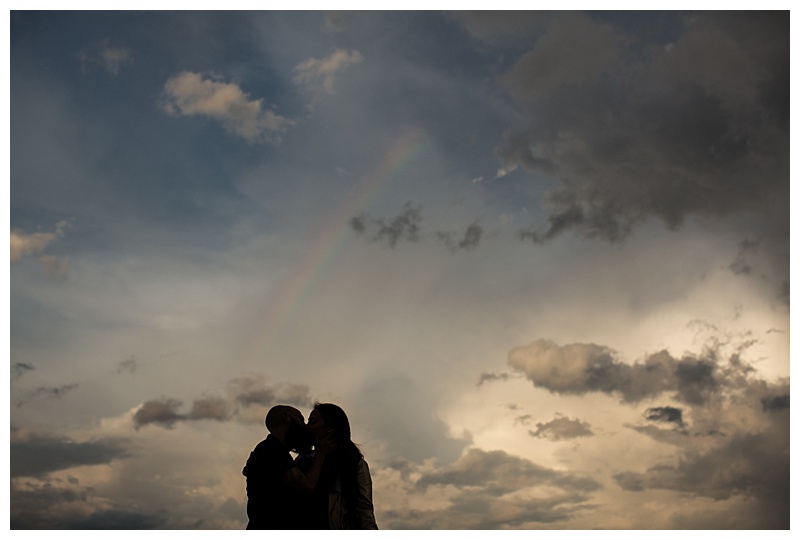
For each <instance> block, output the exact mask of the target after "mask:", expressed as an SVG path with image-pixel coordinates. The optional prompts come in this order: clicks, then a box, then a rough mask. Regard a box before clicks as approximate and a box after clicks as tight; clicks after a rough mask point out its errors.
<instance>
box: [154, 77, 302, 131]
mask: <svg viewBox="0 0 800 540" xmlns="http://www.w3.org/2000/svg"><path fill="white" fill-rule="evenodd" d="M263 101H264V100H263V99H252V98H250V97H249V96H248V95H247V94H246V93H245V92H244V91H243V90H242V89H241V88H240V87H239V86H238V85H236V84H234V83H229V82H224V81H222V80H221V79H220V78H218V77H214V76H204V75H202V74H200V73H193V72H189V71H184V72H183V73H179V74H178V75H175V76H173V77H170V78H169V79H168V80H167V82H166V83H165V84H164V97H163V103H162V108H163V110H164V111H165V112H166V113H167V114H169V115H171V116H204V117H207V118H211V119H213V120H215V121H217V122H219V123H220V124H222V126H223V127H224V128H225V130H226V131H228V132H229V133H232V134H234V135H237V136H239V137H242V138H243V139H245V140H247V141H248V142H251V143H253V142H257V141H260V140H263V139H265V138H266V139H269V140H273V141H277V140H279V138H280V135H281V134H283V133H284V132H285V131H286V130H287V129H288V127H289V126H291V125H292V124H293V121H292V120H290V119H288V118H284V117H283V116H280V115H279V114H276V113H275V112H273V111H272V110H270V109H268V108H266V107H265V106H264V105H263Z"/></svg>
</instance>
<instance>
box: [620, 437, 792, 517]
mask: <svg viewBox="0 0 800 540" xmlns="http://www.w3.org/2000/svg"><path fill="white" fill-rule="evenodd" d="M789 478H790V474H789V444H788V429H787V430H785V436H780V437H775V436H774V434H770V433H754V434H750V433H741V434H737V435H735V436H732V437H729V438H727V439H726V442H725V444H723V445H721V446H718V447H715V448H713V449H711V450H709V451H707V452H702V453H695V452H684V453H683V454H682V456H681V459H680V460H678V463H677V465H672V464H664V465H657V466H654V467H650V468H648V469H647V470H646V471H645V472H644V473H636V472H631V471H623V472H620V473H617V474H615V475H614V480H615V481H616V482H617V484H618V485H619V486H620V487H622V488H623V489H625V490H628V491H645V490H648V489H664V490H673V491H680V492H688V493H693V494H696V495H700V496H703V497H709V498H712V499H715V500H725V499H729V498H731V497H734V496H737V495H740V496H744V497H754V498H755V499H756V500H757V501H758V502H759V508H760V510H761V511H760V512H754V513H753V515H752V516H751V518H750V519H751V520H752V527H753V528H759V529H760V528H779V529H785V528H788V527H789Z"/></svg>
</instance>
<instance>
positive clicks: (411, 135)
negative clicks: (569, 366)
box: [246, 127, 427, 362]
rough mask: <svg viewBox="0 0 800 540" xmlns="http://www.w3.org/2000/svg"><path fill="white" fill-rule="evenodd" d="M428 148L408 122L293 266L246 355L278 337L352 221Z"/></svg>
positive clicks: (343, 241) (257, 357) (254, 355)
mask: <svg viewBox="0 0 800 540" xmlns="http://www.w3.org/2000/svg"><path fill="white" fill-rule="evenodd" d="M426 148H427V144H426V137H425V135H424V133H423V132H422V131H420V130H419V129H417V128H414V127H406V128H404V129H402V130H401V131H400V133H399V134H398V136H397V137H396V138H395V140H394V143H393V144H392V145H391V146H390V147H389V149H388V151H387V152H385V153H384V155H383V156H382V157H381V159H380V160H378V161H377V163H376V164H375V165H374V166H373V167H372V168H371V169H369V170H368V171H367V172H366V173H364V174H363V175H362V176H361V177H360V178H359V179H358V180H357V181H356V183H355V185H354V186H353V188H352V189H351V190H350V191H349V192H348V193H347V194H346V195H345V197H344V198H343V201H342V202H341V203H340V204H338V205H336V207H335V210H334V211H333V212H332V213H331V215H330V216H329V217H328V218H327V219H325V220H324V221H323V222H322V226H320V227H319V228H318V230H317V233H316V235H315V236H314V240H313V242H312V243H311V246H310V248H309V249H308V250H307V251H306V254H305V256H304V257H303V258H302V260H301V261H300V263H299V264H297V265H296V266H295V268H294V269H293V270H292V272H291V274H290V275H291V277H290V278H288V279H287V280H286V282H285V283H282V284H281V285H280V287H279V288H278V290H279V291H280V292H279V293H278V295H277V296H276V297H274V298H273V299H271V300H270V304H269V306H268V307H267V310H266V314H265V315H264V317H263V323H262V324H260V325H259V331H258V335H257V336H256V337H255V339H254V340H253V342H252V344H251V346H250V347H249V350H248V353H247V354H246V358H247V360H252V361H255V362H258V361H259V360H260V355H261V354H262V352H263V351H264V350H266V348H267V347H268V345H269V343H270V342H271V341H272V339H273V338H274V337H275V336H276V335H277V334H278V333H279V332H280V331H281V329H282V328H284V327H285V326H286V325H287V324H288V323H289V322H291V321H292V320H293V319H294V316H295V314H296V312H297V310H298V308H299V307H300V306H302V305H303V304H304V303H305V300H306V299H307V298H308V296H309V294H310V293H311V292H312V291H313V290H314V288H315V286H316V285H317V283H319V281H320V279H321V278H322V277H323V276H324V275H325V273H326V272H325V271H326V269H327V268H328V267H329V266H330V265H331V263H332V262H333V261H334V260H335V259H336V257H337V255H338V254H339V253H341V252H342V251H343V248H344V246H345V245H346V244H347V242H348V241H349V240H350V239H351V238H352V235H351V234H350V225H349V223H350V220H351V218H352V217H353V216H355V215H357V214H358V213H360V212H361V211H363V209H364V208H365V207H367V206H368V205H369V203H370V202H371V201H372V200H374V199H375V198H376V197H377V195H378V194H379V193H380V191H381V189H382V188H385V187H386V186H388V185H390V184H391V182H392V180H394V179H395V178H397V176H398V175H399V174H400V173H401V172H402V171H403V170H404V169H405V168H406V167H407V166H408V164H409V163H411V162H413V161H414V160H415V159H417V158H418V157H419V156H420V155H421V154H422V153H423V151H424V150H425V149H426Z"/></svg>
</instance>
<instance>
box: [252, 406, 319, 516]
mask: <svg viewBox="0 0 800 540" xmlns="http://www.w3.org/2000/svg"><path fill="white" fill-rule="evenodd" d="M264 423H265V424H266V426H267V430H268V431H269V434H268V435H267V438H266V439H264V440H263V441H261V442H260V443H258V444H257V445H256V447H255V448H254V449H253V451H252V452H250V457H249V458H248V460H247V463H246V464H245V466H244V469H242V474H243V475H244V476H245V477H246V478H247V517H248V519H249V522H248V523H247V528H248V529H303V528H306V527H307V526H308V520H307V519H306V516H305V512H307V501H308V497H309V496H310V495H311V493H313V492H314V488H315V487H316V485H317V482H318V481H319V475H320V471H321V470H322V464H323V462H324V460H325V457H326V456H327V455H328V453H329V451H330V446H329V444H328V442H327V441H326V442H323V443H322V444H319V445H318V446H319V447H320V448H318V449H317V452H316V453H315V458H314V462H313V463H312V465H311V468H310V469H309V470H308V472H306V473H305V474H304V473H303V472H302V471H300V469H299V468H298V467H296V466H295V463H294V460H293V459H292V456H291V455H290V454H289V451H291V450H304V449H305V447H306V446H307V445H308V444H309V440H310V438H309V435H308V432H307V431H306V428H305V423H304V421H303V414H302V413H301V412H300V411H298V410H297V409H295V408H294V407H290V406H288V405H275V406H274V407H272V408H271V409H270V410H269V412H268V413H267V417H266V419H265V421H264Z"/></svg>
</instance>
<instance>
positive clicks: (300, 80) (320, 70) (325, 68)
mask: <svg viewBox="0 0 800 540" xmlns="http://www.w3.org/2000/svg"><path fill="white" fill-rule="evenodd" d="M363 60H364V57H363V56H362V55H361V53H360V52H358V51H345V50H342V49H336V50H335V51H333V52H332V53H331V54H330V55H328V56H326V57H325V58H309V59H308V60H305V61H303V62H301V63H300V64H298V65H297V66H295V68H294V72H295V76H294V82H295V83H296V84H303V85H311V86H320V87H322V88H324V89H325V90H326V91H328V92H332V91H333V83H334V81H335V80H336V75H337V73H338V72H339V71H341V70H342V69H343V68H345V67H347V66H349V65H353V64H358V63H361V62H362V61H363Z"/></svg>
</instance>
